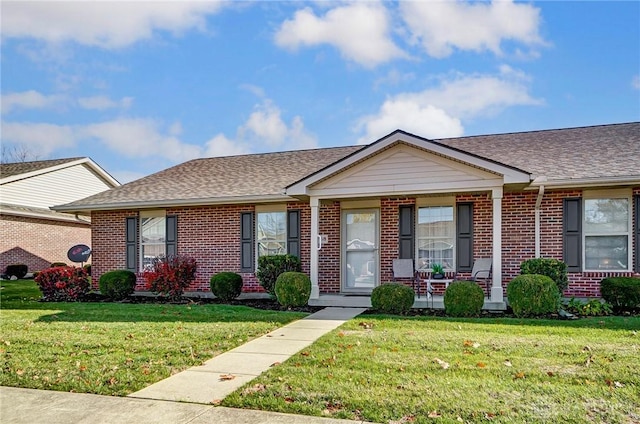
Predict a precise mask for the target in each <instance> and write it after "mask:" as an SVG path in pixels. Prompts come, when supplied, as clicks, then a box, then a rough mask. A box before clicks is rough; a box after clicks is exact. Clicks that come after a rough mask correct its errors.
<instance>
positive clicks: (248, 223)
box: [240, 212, 254, 272]
mask: <svg viewBox="0 0 640 424" xmlns="http://www.w3.org/2000/svg"><path fill="white" fill-rule="evenodd" d="M253 265H254V262H253V212H242V213H241V214H240V269H241V271H242V272H253Z"/></svg>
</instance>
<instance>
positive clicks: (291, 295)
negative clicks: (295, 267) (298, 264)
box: [275, 271, 311, 308]
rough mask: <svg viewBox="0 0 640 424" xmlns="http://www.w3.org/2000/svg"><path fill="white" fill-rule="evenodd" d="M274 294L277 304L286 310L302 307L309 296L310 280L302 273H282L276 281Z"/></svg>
mask: <svg viewBox="0 0 640 424" xmlns="http://www.w3.org/2000/svg"><path fill="white" fill-rule="evenodd" d="M275 292H276V298H277V299H278V303H280V304H281V305H282V306H284V307H286V308H289V307H300V306H304V305H306V304H307V303H308V302H309V296H311V279H309V277H308V276H307V275H306V274H304V273H302V272H296V271H287V272H283V273H282V274H280V275H279V276H278V279H277V280H276V285H275Z"/></svg>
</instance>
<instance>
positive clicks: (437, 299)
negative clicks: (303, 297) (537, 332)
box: [309, 294, 507, 311]
mask: <svg viewBox="0 0 640 424" xmlns="http://www.w3.org/2000/svg"><path fill="white" fill-rule="evenodd" d="M309 306H337V307H343V308H371V296H365V295H362V296H359V295H348V294H347V295H345V294H320V295H319V296H318V298H315V299H313V298H312V299H309ZM412 308H416V309H427V308H430V309H444V296H439V295H433V296H430V297H428V298H427V297H426V296H424V295H423V296H420V297H418V296H416V297H415V301H414V303H413V306H412ZM482 309H483V310H487V311H505V310H506V309H507V302H506V299H505V300H503V301H494V300H491V299H489V298H487V297H485V298H484V305H482Z"/></svg>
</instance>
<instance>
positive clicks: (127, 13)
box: [2, 1, 224, 48]
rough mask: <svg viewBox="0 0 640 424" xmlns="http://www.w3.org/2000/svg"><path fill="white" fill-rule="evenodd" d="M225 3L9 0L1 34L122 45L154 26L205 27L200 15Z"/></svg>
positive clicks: (178, 30)
mask: <svg viewBox="0 0 640 424" xmlns="http://www.w3.org/2000/svg"><path fill="white" fill-rule="evenodd" d="M222 4H224V2H217V1H216V2H214V1H194V2H188V1H172V2H169V1H164V2H155V1H154V2H151V1H139V2H128V1H127V2H125V1H115V2H93V1H91V2H88V1H87V2H84V1H66V2H61V1H50V2H49V1H46V2H45V1H39V2H31V1H8V2H3V3H2V37H3V38H4V37H6V38H33V39H37V40H42V41H45V42H47V43H54V44H55V43H60V42H66V41H75V42H77V43H79V44H84V45H89V46H98V47H102V48H122V47H125V46H128V45H131V44H133V43H135V42H137V41H140V40H144V39H149V38H151V37H152V36H153V34H154V33H155V32H157V31H169V32H171V33H173V34H179V33H181V32H184V31H187V30H189V29H192V28H195V29H198V30H204V29H205V26H206V22H205V17H206V16H207V15H208V14H212V13H215V12H217V11H218V10H219V9H220V8H221V5H222Z"/></svg>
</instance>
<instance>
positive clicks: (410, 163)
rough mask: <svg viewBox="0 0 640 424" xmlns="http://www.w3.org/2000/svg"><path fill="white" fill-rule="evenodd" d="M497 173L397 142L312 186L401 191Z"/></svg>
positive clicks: (493, 178)
mask: <svg viewBox="0 0 640 424" xmlns="http://www.w3.org/2000/svg"><path fill="white" fill-rule="evenodd" d="M500 181H501V176H498V175H495V174H493V173H490V172H486V171H483V170H480V169H477V168H475V167H472V166H468V165H465V164H462V163H459V162H456V161H453V160H450V159H446V158H443V157H441V156H438V155H434V154H430V153H428V152H425V151H423V150H419V149H415V148H412V147H409V146H406V145H399V146H396V147H393V148H391V149H389V150H386V151H383V152H381V153H380V154H378V155H376V156H374V157H373V158H370V159H368V160H366V161H365V162H363V163H361V164H358V165H356V166H354V167H353V168H351V169H347V170H346V171H344V172H342V173H340V174H337V175H335V176H333V177H331V178H329V179H327V180H325V181H321V182H320V183H318V184H317V185H315V186H314V187H313V189H312V190H313V191H314V192H316V193H320V192H332V193H349V192H351V193H364V192H380V193H389V192H398V193H400V192H403V191H416V190H420V188H422V189H425V190H428V189H446V188H447V187H451V188H454V187H456V188H459V187H464V186H468V187H470V188H471V187H480V186H484V185H487V183H490V184H496V183H498V184H500Z"/></svg>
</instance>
